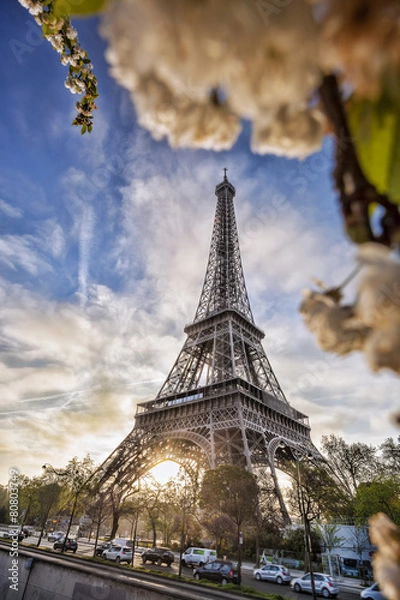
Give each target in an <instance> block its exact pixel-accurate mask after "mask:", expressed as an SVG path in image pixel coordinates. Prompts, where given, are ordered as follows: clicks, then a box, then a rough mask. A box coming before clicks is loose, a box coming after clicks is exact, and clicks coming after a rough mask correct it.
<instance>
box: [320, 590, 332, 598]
mask: <svg viewBox="0 0 400 600" xmlns="http://www.w3.org/2000/svg"><path fill="white" fill-rule="evenodd" d="M322 595H323V597H324V598H330V597H331V594H330V591H329V590H328V589H327V588H324V589H323V590H322Z"/></svg>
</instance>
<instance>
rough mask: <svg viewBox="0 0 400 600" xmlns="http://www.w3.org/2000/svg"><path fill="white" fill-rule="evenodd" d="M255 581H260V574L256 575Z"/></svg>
mask: <svg viewBox="0 0 400 600" xmlns="http://www.w3.org/2000/svg"><path fill="white" fill-rule="evenodd" d="M256 579H257V581H261V575H260V573H256Z"/></svg>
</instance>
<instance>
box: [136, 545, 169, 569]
mask: <svg viewBox="0 0 400 600" xmlns="http://www.w3.org/2000/svg"><path fill="white" fill-rule="evenodd" d="M148 560H149V561H150V562H152V563H153V565H154V564H155V563H157V565H161V564H162V563H165V564H166V565H167V566H168V567H169V566H170V565H171V564H172V563H173V562H174V554H173V552H172V550H170V549H169V548H157V547H155V548H149V549H148V550H145V551H144V552H143V554H142V561H143V564H145V563H146V562H147V561H148Z"/></svg>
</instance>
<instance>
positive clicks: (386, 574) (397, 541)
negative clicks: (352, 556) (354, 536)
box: [369, 513, 400, 600]
mask: <svg viewBox="0 0 400 600" xmlns="http://www.w3.org/2000/svg"><path fill="white" fill-rule="evenodd" d="M369 531H370V536H371V541H372V543H373V544H375V545H376V546H377V548H378V551H377V552H376V553H375V555H374V563H373V566H374V577H375V579H376V580H377V581H379V585H380V588H381V590H382V593H383V594H384V595H385V597H386V598H388V600H400V528H399V527H396V525H395V524H394V523H393V522H392V521H391V520H390V519H389V517H388V516H387V515H385V514H384V513H378V514H377V515H374V516H373V517H371V518H370V530H369Z"/></svg>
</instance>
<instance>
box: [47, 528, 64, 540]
mask: <svg viewBox="0 0 400 600" xmlns="http://www.w3.org/2000/svg"><path fill="white" fill-rule="evenodd" d="M64 535H65V534H64V532H63V531H52V532H51V533H49V534H48V535H47V539H48V540H49V542H56V541H57V540H59V539H60V538H62V537H64Z"/></svg>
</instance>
